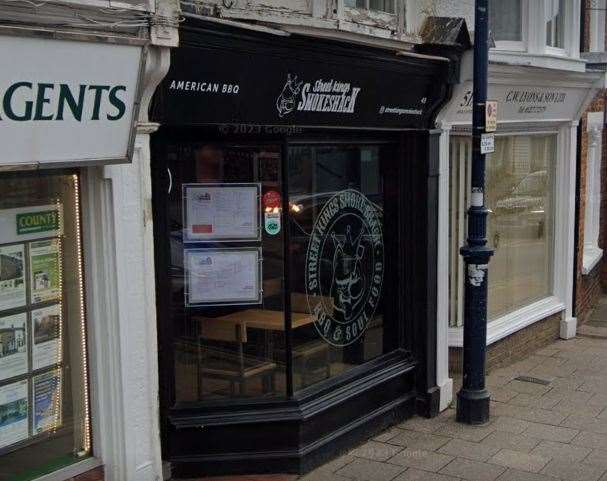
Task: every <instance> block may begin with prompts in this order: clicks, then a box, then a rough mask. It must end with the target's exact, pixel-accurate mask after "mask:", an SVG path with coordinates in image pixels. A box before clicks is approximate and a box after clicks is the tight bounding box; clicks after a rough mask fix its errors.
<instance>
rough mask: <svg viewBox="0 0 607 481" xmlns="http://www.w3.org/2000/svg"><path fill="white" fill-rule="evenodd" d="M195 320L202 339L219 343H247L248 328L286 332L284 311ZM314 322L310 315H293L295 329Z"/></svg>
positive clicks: (194, 317)
mask: <svg viewBox="0 0 607 481" xmlns="http://www.w3.org/2000/svg"><path fill="white" fill-rule="evenodd" d="M193 319H194V320H195V321H197V322H198V325H199V333H200V336H201V337H205V338H207V339H214V340H218V341H240V342H247V329H248V328H253V329H263V330H265V331H284V330H285V316H284V311H271V310H268V309H246V310H244V311H238V312H233V313H232V314H227V315H225V316H221V317H204V316H193ZM314 320H315V318H314V316H312V315H311V314H308V313H304V312H292V313H291V325H292V328H293V329H297V328H298V327H303V326H307V325H309V324H312V323H313V322H314Z"/></svg>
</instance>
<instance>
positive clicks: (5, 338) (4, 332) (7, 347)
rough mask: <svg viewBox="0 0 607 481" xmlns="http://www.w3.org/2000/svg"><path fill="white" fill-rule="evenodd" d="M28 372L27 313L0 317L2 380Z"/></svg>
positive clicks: (0, 376)
mask: <svg viewBox="0 0 607 481" xmlns="http://www.w3.org/2000/svg"><path fill="white" fill-rule="evenodd" d="M25 373H27V314H26V313H22V314H15V315H13V316H6V317H0V380H3V379H9V378H11V377H15V376H20V375H22V374H25Z"/></svg>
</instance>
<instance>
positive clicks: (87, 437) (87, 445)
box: [73, 174, 91, 453]
mask: <svg viewBox="0 0 607 481" xmlns="http://www.w3.org/2000/svg"><path fill="white" fill-rule="evenodd" d="M73 179H74V207H75V211H76V250H77V255H78V290H79V296H80V297H79V303H80V330H81V337H80V339H81V343H82V346H81V347H82V376H83V383H84V389H83V391H84V433H83V434H84V436H83V446H82V448H83V451H85V452H86V453H89V452H90V450H91V422H90V408H89V379H88V371H89V370H88V358H87V350H86V339H87V330H86V309H85V299H84V264H83V258H82V228H81V225H80V184H79V178H78V174H74V176H73Z"/></svg>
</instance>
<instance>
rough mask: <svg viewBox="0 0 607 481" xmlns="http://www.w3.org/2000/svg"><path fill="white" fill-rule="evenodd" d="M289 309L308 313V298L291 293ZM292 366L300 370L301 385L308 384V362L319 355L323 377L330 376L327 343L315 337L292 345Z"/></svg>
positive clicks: (300, 294) (297, 293) (304, 295)
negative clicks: (321, 360)
mask: <svg viewBox="0 0 607 481" xmlns="http://www.w3.org/2000/svg"><path fill="white" fill-rule="evenodd" d="M291 311H292V312H301V313H309V311H310V307H309V305H308V298H307V296H306V294H303V293H299V292H296V293H293V294H291ZM292 353H293V366H294V367H296V368H297V369H298V370H299V371H300V372H301V385H302V387H305V386H307V385H308V381H309V378H310V374H311V372H310V370H309V369H308V366H309V362H310V361H312V360H313V359H314V358H318V357H321V358H322V359H323V361H324V362H323V366H322V370H323V371H324V375H325V379H328V378H330V377H331V359H330V357H329V344H327V342H326V341H325V340H324V339H316V340H313V341H309V342H305V343H302V344H299V345H297V346H293V349H292ZM318 370H319V369H317V370H316V372H317V371H318Z"/></svg>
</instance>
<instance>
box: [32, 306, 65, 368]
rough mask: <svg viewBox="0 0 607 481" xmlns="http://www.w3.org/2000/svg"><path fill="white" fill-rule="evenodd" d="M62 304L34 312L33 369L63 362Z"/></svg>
mask: <svg viewBox="0 0 607 481" xmlns="http://www.w3.org/2000/svg"><path fill="white" fill-rule="evenodd" d="M61 328H62V326H61V304H55V305H53V306H49V307H43V308H42V309H36V310H34V311H32V337H33V340H34V342H33V343H32V344H33V349H32V365H33V369H34V370H36V369H40V368H42V367H46V366H53V365H55V364H57V363H59V362H61Z"/></svg>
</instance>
